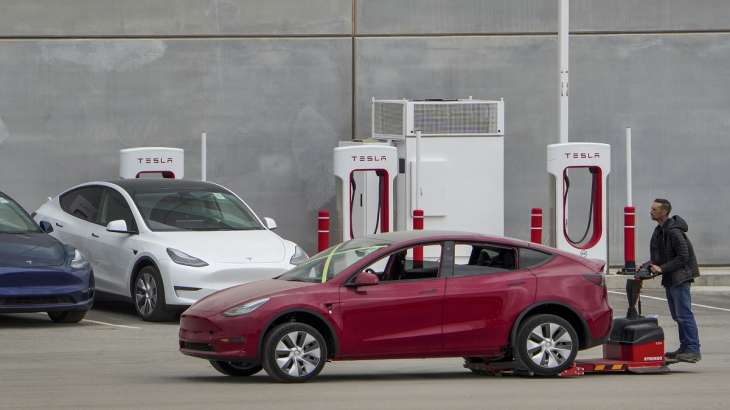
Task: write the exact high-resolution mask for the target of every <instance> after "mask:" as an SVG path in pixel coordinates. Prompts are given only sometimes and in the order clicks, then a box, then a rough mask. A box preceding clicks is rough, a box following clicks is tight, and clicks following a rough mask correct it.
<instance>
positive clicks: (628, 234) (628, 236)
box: [624, 206, 636, 272]
mask: <svg viewBox="0 0 730 410" xmlns="http://www.w3.org/2000/svg"><path fill="white" fill-rule="evenodd" d="M635 235H636V208H634V207H633V206H625V207H624V261H625V264H624V271H626V272H635V271H636V253H635V252H636V247H635V246H634V244H635V240H636V236H635Z"/></svg>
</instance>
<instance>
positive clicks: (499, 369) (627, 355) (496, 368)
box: [464, 264, 677, 377]
mask: <svg viewBox="0 0 730 410" xmlns="http://www.w3.org/2000/svg"><path fill="white" fill-rule="evenodd" d="M654 276H656V275H654V274H652V273H651V272H650V271H649V270H648V264H645V265H644V266H642V267H641V269H640V270H639V271H638V272H636V274H635V276H634V277H631V278H629V279H627V280H626V296H627V299H628V302H629V309H628V311H627V312H626V317H621V318H616V319H614V320H613V326H612V328H611V333H610V335H609V338H608V340H607V341H606V343H605V344H604V345H603V358H601V359H584V360H576V361H575V363H574V364H573V366H571V367H570V368H568V369H567V370H565V371H563V372H562V373H560V374H559V376H560V377H575V376H583V375H584V374H586V373H635V374H652V373H654V374H656V373H668V372H669V367H668V365H670V364H674V363H677V360H671V359H667V358H666V357H664V330H663V329H662V328H661V327H660V326H659V321H658V320H657V318H656V317H644V316H642V315H641V301H640V300H639V296H640V294H641V284H642V282H643V281H644V280H646V279H651V278H653V277H654ZM464 367H466V368H468V369H472V370H477V371H479V372H481V373H486V374H491V375H495V376H500V375H508V374H511V375H525V376H533V375H534V374H533V373H532V372H530V371H529V370H528V369H527V367H525V366H524V365H522V364H521V363H520V362H519V360H514V361H506V362H496V363H478V362H468V363H466V364H464Z"/></svg>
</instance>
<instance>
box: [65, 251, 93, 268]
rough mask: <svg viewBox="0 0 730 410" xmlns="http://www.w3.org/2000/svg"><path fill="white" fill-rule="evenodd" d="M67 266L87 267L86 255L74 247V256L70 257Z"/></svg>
mask: <svg viewBox="0 0 730 410" xmlns="http://www.w3.org/2000/svg"><path fill="white" fill-rule="evenodd" d="M69 266H70V267H71V269H77V270H80V269H86V268H87V267H89V261H88V260H86V257H85V256H84V254H83V253H81V252H79V250H78V249H74V257H73V259H71V263H69Z"/></svg>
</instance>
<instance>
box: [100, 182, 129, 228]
mask: <svg viewBox="0 0 730 410" xmlns="http://www.w3.org/2000/svg"><path fill="white" fill-rule="evenodd" d="M119 219H121V220H124V222H126V223H127V229H128V230H130V231H136V230H137V223H136V222H135V221H134V217H133V216H132V211H131V210H130V209H129V205H128V204H127V201H126V200H125V199H124V197H123V196H122V194H120V193H119V192H117V191H116V190H114V189H111V188H105V189H104V196H103V198H102V201H101V209H100V212H99V224H100V225H104V226H106V225H107V224H108V223H109V222H111V221H116V220H119Z"/></svg>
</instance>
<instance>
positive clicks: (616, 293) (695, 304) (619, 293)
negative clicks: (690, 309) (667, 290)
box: [608, 290, 730, 312]
mask: <svg viewBox="0 0 730 410" xmlns="http://www.w3.org/2000/svg"><path fill="white" fill-rule="evenodd" d="M608 293H613V294H614V295H624V296H626V294H625V293H623V292H616V291H613V290H609V291H608ZM641 297H642V298H647V299H654V300H662V301H664V302H666V301H667V300H666V299H664V298H658V297H656V296H647V295H641ZM692 306H697V307H701V308H705V309H712V310H720V311H723V312H730V309H726V308H721V307H716V306H707V305H700V304H699V303H693V304H692Z"/></svg>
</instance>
